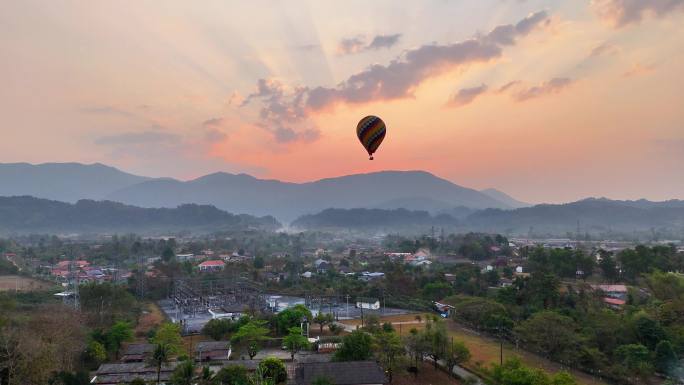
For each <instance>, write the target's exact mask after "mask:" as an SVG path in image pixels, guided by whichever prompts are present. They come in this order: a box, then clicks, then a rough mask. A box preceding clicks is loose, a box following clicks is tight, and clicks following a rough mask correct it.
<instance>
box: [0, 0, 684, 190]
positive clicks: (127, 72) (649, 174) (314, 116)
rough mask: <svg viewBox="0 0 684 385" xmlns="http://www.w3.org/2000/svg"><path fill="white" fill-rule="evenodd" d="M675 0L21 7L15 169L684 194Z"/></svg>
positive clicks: (6, 99)
mask: <svg viewBox="0 0 684 385" xmlns="http://www.w3.org/2000/svg"><path fill="white" fill-rule="evenodd" d="M662 3H663V2H658V1H642V2H623V1H618V0H595V1H592V2H585V1H567V2H557V1H541V0H539V1H532V0H530V1H514V0H487V1H453V2H447V1H424V2H423V1H421V2H407V4H404V5H402V6H397V3H396V2H395V1H377V2H375V1H374V2H370V4H369V2H367V1H352V2H343V3H342V2H327V1H325V2H324V1H311V2H303V1H287V2H270V1H251V2H229V1H206V2H184V1H165V2H163V3H161V2H160V3H153V2H139V1H130V2H69V1H55V2H45V1H43V2H40V1H13V2H4V3H3V4H1V5H0V52H2V60H0V84H2V86H1V87H0V106H1V107H0V111H1V112H2V113H1V116H2V118H3V122H2V125H1V126H0V127H1V128H0V133H1V134H2V135H1V140H0V162H20V161H28V162H32V163H40V162H48V161H64V162H67V161H74V162H85V163H93V162H101V163H106V164H110V165H113V166H116V167H119V168H121V169H123V170H125V171H129V172H133V173H137V174H141V175H149V176H171V177H176V178H180V179H190V178H195V177H198V176H201V175H204V174H207V173H210V172H216V171H226V172H232V173H240V172H244V173H248V174H251V175H254V176H257V177H260V178H273V179H280V180H284V181H309V180H314V179H319V178H326V177H331V176H338V175H345V174H352V173H361V172H371V171H378V170H426V171H429V172H432V173H434V174H436V175H439V176H441V177H444V178H446V179H449V180H451V181H453V182H455V183H457V184H460V185H464V186H468V187H473V188H478V189H481V188H487V187H496V188H498V189H501V190H503V191H506V192H507V193H510V194H511V195H512V196H514V197H516V198H518V199H521V200H524V201H528V202H565V201H570V200H575V199H579V198H583V197H587V196H607V197H610V198H619V199H625V198H629V199H637V198H649V199H655V200H662V199H671V198H684V102H683V100H684V75H682V69H683V68H684V3H682V2H669V3H672V4H671V5H669V6H661V5H660V4H662ZM626 4H627V5H626ZM371 114H372V115H377V116H380V117H381V118H382V119H383V120H384V121H385V123H386V124H387V130H388V132H387V137H386V138H385V140H384V142H383V144H382V146H381V148H380V150H379V151H378V152H377V153H376V155H375V160H373V161H369V160H368V156H367V154H366V153H365V151H364V149H363V148H362V147H361V145H360V144H359V143H358V140H357V138H356V124H357V122H358V120H359V119H360V118H361V117H363V116H366V115H371Z"/></svg>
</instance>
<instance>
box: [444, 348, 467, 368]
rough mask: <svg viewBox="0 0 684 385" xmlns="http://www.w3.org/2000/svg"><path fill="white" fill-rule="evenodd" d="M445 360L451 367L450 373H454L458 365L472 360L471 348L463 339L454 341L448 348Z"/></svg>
mask: <svg viewBox="0 0 684 385" xmlns="http://www.w3.org/2000/svg"><path fill="white" fill-rule="evenodd" d="M444 360H445V361H446V364H447V367H448V368H449V373H453V372H454V367H455V366H456V365H458V364H462V363H464V362H468V360H470V350H468V347H467V346H465V344H464V343H463V341H453V342H452V343H451V344H449V346H448V347H447V349H446V352H445V357H444Z"/></svg>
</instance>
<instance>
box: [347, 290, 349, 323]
mask: <svg viewBox="0 0 684 385" xmlns="http://www.w3.org/2000/svg"><path fill="white" fill-rule="evenodd" d="M347 318H349V294H347Z"/></svg>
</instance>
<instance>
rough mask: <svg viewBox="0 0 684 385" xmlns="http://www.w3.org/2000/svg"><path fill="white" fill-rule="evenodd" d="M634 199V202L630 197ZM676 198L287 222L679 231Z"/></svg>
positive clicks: (683, 227)
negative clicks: (658, 200) (670, 199)
mask: <svg viewBox="0 0 684 385" xmlns="http://www.w3.org/2000/svg"><path fill="white" fill-rule="evenodd" d="M635 202H638V203H635ZM680 203H681V201H668V202H649V201H612V200H608V199H594V198H590V199H585V200H581V201H578V202H573V203H567V204H542V205H536V206H532V207H524V208H518V209H513V210H504V209H483V210H473V209H469V208H464V207H457V208H454V209H451V210H446V211H443V212H442V213H441V214H439V215H436V216H433V215H430V214H429V213H428V212H427V211H408V210H402V209H399V210H382V209H372V210H368V209H327V210H323V211H321V212H319V213H317V214H313V215H305V216H302V217H300V218H298V219H297V220H295V221H294V222H292V224H291V225H292V226H293V227H299V228H304V229H333V230H334V229H339V230H354V229H356V230H367V229H371V228H379V227H381V228H383V229H384V230H385V231H394V230H398V229H403V230H406V229H410V228H414V229H415V230H419V231H423V232H424V231H425V229H426V228H429V226H440V227H441V226H443V227H445V228H447V229H449V230H451V231H456V232H465V231H481V232H489V233H504V234H512V235H527V234H528V233H529V231H530V229H533V231H534V233H536V234H544V235H555V236H565V235H566V234H567V233H572V234H575V233H576V231H577V225H578V222H579V226H580V231H581V232H582V235H583V234H584V233H585V232H586V233H590V234H594V235H597V234H607V233H621V234H632V233H633V232H641V233H651V232H652V231H658V232H665V233H666V234H671V235H673V236H677V237H681V234H683V233H684V207H683V206H681V205H680Z"/></svg>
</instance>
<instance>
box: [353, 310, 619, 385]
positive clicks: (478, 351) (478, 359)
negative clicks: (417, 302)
mask: <svg viewBox="0 0 684 385" xmlns="http://www.w3.org/2000/svg"><path fill="white" fill-rule="evenodd" d="M418 315H419V316H420V317H421V321H420V322H419V321H418V320H417V319H416V316H418ZM428 315H429V316H432V314H419V313H416V314H405V315H401V316H390V317H381V318H380V322H381V323H384V322H391V323H392V325H394V329H395V330H396V331H397V332H398V333H400V334H401V335H406V334H408V333H409V332H410V330H411V329H414V328H415V329H418V330H420V329H422V328H424V327H425V318H426V317H427V316H428ZM446 322H447V327H448V332H449V336H451V337H453V338H454V339H459V340H461V341H463V342H464V343H465V344H466V346H467V347H468V349H469V350H470V353H471V354H472V358H471V359H470V361H469V362H468V363H467V364H465V365H463V366H464V367H466V368H467V369H471V370H473V371H477V370H478V367H483V366H484V367H487V366H489V365H491V364H494V363H499V354H500V346H499V341H498V340H496V339H493V338H490V337H487V336H484V335H482V334H480V333H477V332H475V331H473V330H470V329H467V328H464V327H462V326H460V325H459V324H457V323H456V322H453V321H451V320H447V321H446ZM341 323H344V324H346V325H353V326H356V325H360V324H361V320H346V321H342V322H341ZM503 356H504V360H505V359H506V358H510V357H514V356H515V357H518V358H520V360H521V361H522V362H523V363H525V365H527V366H530V367H535V368H542V369H544V370H545V371H547V372H550V373H555V372H557V371H559V370H562V369H565V370H568V371H569V372H571V373H572V374H573V375H574V376H575V378H577V381H578V382H579V383H580V384H583V385H607V383H606V382H604V381H602V380H600V379H599V378H597V377H594V376H591V375H589V374H586V373H584V372H581V371H578V370H572V369H567V368H563V367H561V365H560V364H557V363H555V362H552V361H550V360H547V359H545V358H543V357H540V356H538V355H536V354H533V353H530V352H526V351H524V350H520V349H516V348H515V346H513V345H511V344H509V343H505V344H504V348H503Z"/></svg>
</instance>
